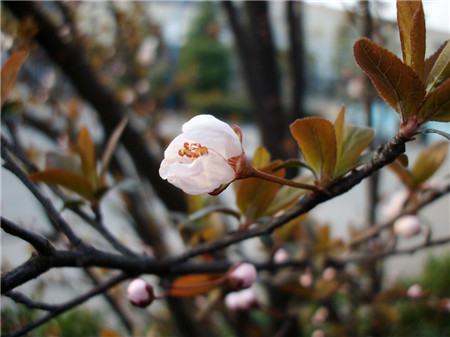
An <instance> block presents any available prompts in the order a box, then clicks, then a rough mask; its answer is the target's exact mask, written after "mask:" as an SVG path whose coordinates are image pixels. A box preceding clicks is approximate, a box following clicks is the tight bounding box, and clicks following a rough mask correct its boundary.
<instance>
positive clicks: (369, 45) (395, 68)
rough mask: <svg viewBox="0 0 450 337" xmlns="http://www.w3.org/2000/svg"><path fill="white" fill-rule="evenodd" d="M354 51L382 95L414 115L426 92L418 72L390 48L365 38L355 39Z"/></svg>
mask: <svg viewBox="0 0 450 337" xmlns="http://www.w3.org/2000/svg"><path fill="white" fill-rule="evenodd" d="M353 53H354V56H355V59H356V62H357V63H358V65H359V66H360V67H361V69H362V70H363V71H364V72H365V73H366V74H367V76H368V77H369V78H370V80H371V81H372V83H373V85H374V86H375V89H376V90H377V91H378V94H379V95H380V97H382V98H383V99H384V100H385V101H386V103H388V104H389V105H390V106H391V107H392V108H394V109H395V110H396V111H398V112H399V113H400V114H401V116H402V118H404V117H410V116H412V115H414V114H415V112H416V109H417V107H418V106H419V105H420V103H421V102H422V100H423V98H424V96H425V88H424V85H423V83H422V82H421V81H420V78H419V77H418V76H417V74H416V73H415V72H414V71H413V70H412V69H411V68H410V67H409V66H407V65H406V64H404V63H402V61H400V59H399V58H398V57H397V56H395V55H394V54H392V53H391V52H390V51H388V50H387V49H384V48H382V47H380V46H378V45H376V44H375V43H373V42H372V41H370V40H368V39H365V38H364V39H360V40H358V41H357V42H356V43H355V45H354V46H353Z"/></svg>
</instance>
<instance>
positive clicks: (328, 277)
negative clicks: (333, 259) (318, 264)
mask: <svg viewBox="0 0 450 337" xmlns="http://www.w3.org/2000/svg"><path fill="white" fill-rule="evenodd" d="M335 277H336V269H334V268H333V267H327V268H325V270H324V271H323V273H322V278H323V279H324V280H325V281H332V280H334V278H335Z"/></svg>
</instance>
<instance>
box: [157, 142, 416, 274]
mask: <svg viewBox="0 0 450 337" xmlns="http://www.w3.org/2000/svg"><path fill="white" fill-rule="evenodd" d="M408 140H409V139H408V138H406V137H405V136H402V135H397V136H396V137H394V138H393V139H391V141H389V142H388V143H387V144H385V145H381V146H379V148H378V149H377V150H376V151H375V152H374V154H373V155H372V159H371V161H370V162H369V163H368V164H366V165H365V166H363V167H362V168H360V169H359V170H353V171H352V172H351V173H350V174H349V175H347V176H345V177H343V178H341V179H339V180H337V181H335V182H332V183H331V184H330V185H329V186H327V191H328V193H310V194H307V195H305V196H304V197H303V198H302V199H300V200H299V201H298V202H297V204H296V205H295V206H294V207H293V208H292V209H291V210H289V211H287V212H286V213H285V214H283V215H281V216H279V217H277V218H275V219H273V220H272V221H271V222H269V223H268V224H266V225H260V226H259V227H258V228H255V229H250V230H248V231H240V232H236V233H234V234H231V235H228V236H226V237H224V238H222V239H218V240H215V241H211V242H207V243H204V244H200V245H198V246H196V247H194V248H192V249H191V250H188V251H187V252H185V253H183V254H181V255H178V256H175V257H169V258H167V259H166V260H167V263H169V264H172V265H175V264H179V263H182V262H184V261H186V260H189V259H190V258H192V257H195V256H198V255H202V254H205V253H211V252H214V251H216V250H219V249H223V248H226V247H228V246H230V245H232V244H234V243H237V242H241V241H244V240H247V239H250V238H254V237H257V236H262V235H266V234H271V233H272V232H273V231H274V230H276V229H277V228H279V227H281V226H282V225H284V224H285V223H287V222H289V221H291V220H293V219H295V218H296V217H298V216H300V215H302V214H304V213H306V212H308V211H310V210H311V209H313V208H314V207H315V206H317V205H318V204H321V203H323V202H325V201H327V200H330V199H332V198H334V197H336V196H339V195H341V194H343V193H345V192H347V191H349V190H350V189H351V188H352V187H354V186H355V185H357V184H359V183H360V182H361V181H362V180H363V179H365V178H367V177H369V176H370V175H371V174H373V173H374V172H376V171H377V170H379V169H381V168H382V167H383V166H385V165H387V164H389V163H391V162H393V161H394V160H395V159H396V158H397V157H398V156H399V155H400V154H402V153H404V152H405V143H406V142H407V141H408Z"/></svg>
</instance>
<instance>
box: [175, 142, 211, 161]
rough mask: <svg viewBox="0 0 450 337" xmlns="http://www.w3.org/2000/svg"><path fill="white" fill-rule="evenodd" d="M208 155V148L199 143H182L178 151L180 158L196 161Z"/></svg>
mask: <svg viewBox="0 0 450 337" xmlns="http://www.w3.org/2000/svg"><path fill="white" fill-rule="evenodd" d="M206 154H208V148H207V147H206V146H202V144H200V143H184V144H183V148H181V149H179V150H178V155H179V156H180V157H184V156H186V157H187V158H192V159H197V158H198V157H200V156H204V155H206Z"/></svg>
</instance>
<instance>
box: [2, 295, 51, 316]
mask: <svg viewBox="0 0 450 337" xmlns="http://www.w3.org/2000/svg"><path fill="white" fill-rule="evenodd" d="M5 296H6V297H9V298H10V299H12V300H13V301H14V302H16V303H20V304H24V305H26V306H27V307H29V308H31V309H40V310H45V311H55V310H56V309H58V305H54V304H48V303H43V302H37V301H33V300H32V299H31V298H28V297H27V296H25V295H24V294H22V293H19V292H17V291H10V292H8V293H6V294H5Z"/></svg>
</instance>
